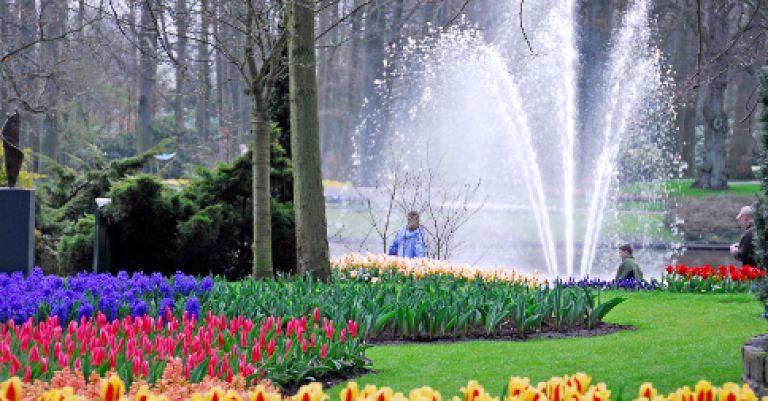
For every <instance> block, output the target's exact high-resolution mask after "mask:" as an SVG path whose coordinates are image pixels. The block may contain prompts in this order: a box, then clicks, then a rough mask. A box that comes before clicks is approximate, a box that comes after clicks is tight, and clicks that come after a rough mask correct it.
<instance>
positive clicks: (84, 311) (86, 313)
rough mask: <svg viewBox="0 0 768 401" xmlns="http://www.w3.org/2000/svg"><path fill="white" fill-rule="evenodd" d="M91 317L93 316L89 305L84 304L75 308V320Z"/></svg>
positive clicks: (91, 306)
mask: <svg viewBox="0 0 768 401" xmlns="http://www.w3.org/2000/svg"><path fill="white" fill-rule="evenodd" d="M91 316H93V305H91V304H90V303H84V304H82V305H80V307H79V308H77V320H80V319H82V318H86V319H88V318H89V317H91Z"/></svg>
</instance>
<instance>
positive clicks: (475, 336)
mask: <svg viewBox="0 0 768 401" xmlns="http://www.w3.org/2000/svg"><path fill="white" fill-rule="evenodd" d="M624 330H635V327H634V326H628V325H621V324H611V323H598V324H597V325H596V326H595V327H594V328H592V329H591V330H590V329H586V328H583V327H582V328H576V329H572V330H560V331H558V330H555V328H554V327H548V326H547V325H543V326H542V328H541V330H540V331H536V332H531V333H525V336H524V337H523V336H521V335H520V333H518V332H517V330H516V329H514V326H512V323H511V322H505V323H502V325H501V327H500V328H499V330H497V331H496V332H494V333H493V334H490V335H488V334H486V333H485V332H484V331H482V330H477V331H474V332H469V333H467V334H466V335H464V336H461V337H436V338H435V337H418V338H413V339H408V340H400V339H395V338H392V337H391V336H387V335H386V334H387V333H385V335H382V336H379V338H376V339H373V340H370V341H368V344H369V345H397V344H424V343H453V342H463V341H475V340H492V341H527V340H531V339H536V338H551V339H559V338H574V337H596V336H604V335H608V334H613V333H616V332H619V331H624Z"/></svg>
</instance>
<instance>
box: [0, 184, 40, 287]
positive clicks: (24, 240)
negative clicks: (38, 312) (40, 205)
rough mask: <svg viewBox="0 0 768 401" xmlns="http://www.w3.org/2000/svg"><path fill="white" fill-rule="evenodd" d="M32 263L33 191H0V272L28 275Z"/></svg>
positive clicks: (33, 252) (33, 231) (3, 189)
mask: <svg viewBox="0 0 768 401" xmlns="http://www.w3.org/2000/svg"><path fill="white" fill-rule="evenodd" d="M34 262H35V191H33V190H28V189H18V188H0V272H5V273H11V272H19V271H20V272H24V273H25V274H29V273H30V272H31V271H32V267H33V266H34Z"/></svg>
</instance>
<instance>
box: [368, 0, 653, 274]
mask: <svg viewBox="0 0 768 401" xmlns="http://www.w3.org/2000/svg"><path fill="white" fill-rule="evenodd" d="M526 6H527V7H529V4H528V3H526ZM574 6H575V1H574V0H551V1H541V2H536V3H532V4H531V5H530V7H529V8H527V14H526V15H529V16H530V18H531V20H537V21H539V23H538V24H537V26H536V28H535V29H533V30H529V31H528V36H529V37H530V41H531V43H532V44H533V47H534V49H535V53H536V54H530V53H528V49H527V47H526V46H525V44H523V42H522V40H521V37H520V32H519V30H517V29H516V28H515V29H512V28H510V27H512V26H514V27H517V24H512V23H509V19H511V18H515V21H516V18H517V13H515V12H512V11H511V10H510V12H509V13H508V16H507V18H506V20H505V22H507V23H506V24H500V25H501V27H500V28H499V29H496V30H493V29H485V30H481V29H479V28H478V27H476V26H473V25H471V24H469V23H468V22H466V21H464V22H462V23H460V24H458V25H457V26H454V27H451V28H448V29H447V30H443V31H435V32H433V35H430V36H429V37H428V38H427V39H425V40H422V41H416V40H409V41H407V43H406V44H405V45H404V46H402V48H398V49H396V52H394V53H393V54H391V55H390V59H389V60H388V63H389V64H388V67H389V68H388V74H389V75H388V76H386V77H383V78H382V79H381V80H380V82H382V83H383V84H382V93H385V96H384V97H385V98H386V105H387V107H386V108H385V109H383V110H380V111H379V112H380V113H381V114H382V115H379V116H377V117H376V118H377V120H378V121H386V124H384V125H383V127H382V130H384V133H383V134H386V135H382V136H381V137H382V138H385V137H386V138H388V150H387V156H388V157H389V158H391V159H395V162H396V163H395V164H396V165H400V166H402V167H403V168H418V164H419V163H423V162H424V159H425V158H424V155H423V152H424V149H428V150H429V153H430V157H429V158H427V159H429V160H437V163H438V164H440V166H441V167H442V168H444V169H445V170H446V171H445V173H447V174H448V175H450V176H452V177H465V178H467V180H468V181H472V180H474V179H476V177H481V178H482V179H483V190H484V191H485V195H486V199H487V200H488V203H489V205H490V206H491V207H490V209H491V211H490V212H488V213H489V215H488V217H487V218H485V219H478V220H480V221H479V222H478V223H477V224H474V226H473V227H467V230H466V231H467V232H466V234H465V242H466V243H468V245H469V247H473V246H474V248H473V250H474V251H475V254H473V255H471V256H468V257H465V260H464V261H468V262H470V263H471V262H473V260H472V258H475V257H476V255H480V256H479V257H482V256H483V255H487V254H488V253H489V252H491V251H493V252H496V253H498V254H500V255H503V252H509V253H511V252H515V251H516V249H513V248H517V246H512V247H510V246H509V244H518V243H524V242H526V241H527V238H529V237H530V235H531V234H533V233H532V231H535V241H537V242H538V243H540V247H541V248H540V249H541V251H542V252H541V259H543V263H544V265H545V266H546V270H547V272H548V273H549V275H551V276H558V275H567V276H574V275H577V274H578V275H581V276H585V275H589V274H590V273H591V271H592V266H593V265H594V263H595V259H596V249H597V247H598V245H599V244H600V241H601V228H602V226H603V224H604V222H605V216H606V213H607V209H608V205H609V203H610V202H609V201H610V199H611V193H612V189H615V187H616V185H615V184H616V173H617V158H618V157H619V155H620V154H621V152H622V150H623V148H622V144H623V143H624V142H625V140H626V138H627V137H628V136H629V135H634V136H636V137H645V136H647V137H649V138H652V137H654V136H653V135H644V134H643V133H644V132H646V131H648V130H651V129H656V128H653V127H652V125H654V124H651V123H650V121H652V120H653V118H658V116H654V115H653V114H654V113H657V112H658V108H654V107H652V105H653V104H654V102H658V101H659V98H660V97H661V96H662V91H661V89H660V88H661V87H662V86H663V76H662V72H661V66H660V60H659V57H658V56H657V54H656V53H655V51H654V49H653V47H652V46H651V44H650V43H651V34H650V21H649V16H648V8H649V0H636V1H635V2H633V3H632V4H631V5H630V6H629V9H628V11H627V12H626V15H625V16H624V19H623V21H622V25H621V27H620V28H618V29H617V30H616V32H615V34H614V36H615V40H613V41H612V43H613V45H612V47H611V50H610V55H609V58H608V63H607V66H606V68H605V72H604V73H603V74H602V77H603V81H604V82H603V83H602V85H601V86H600V88H599V91H601V92H602V95H601V101H600V102H597V104H595V105H591V106H590V107H589V108H587V107H586V106H585V105H580V104H579V102H578V96H577V95H578V93H577V88H578V80H579V72H580V71H579V68H580V64H581V63H583V62H584V60H580V59H579V51H578V48H577V44H576V34H575V32H576V22H575V11H574ZM384 83H385V84H384ZM384 86H386V87H384ZM585 115H586V116H591V117H593V118H594V119H595V121H598V122H599V123H598V124H597V128H596V129H594V130H591V131H590V132H583V130H584V127H581V126H580V123H579V121H580V119H581V117H584V116H585ZM582 135H592V136H595V135H597V136H598V138H596V140H595V143H599V145H598V146H597V147H596V148H594V149H589V148H584V146H583V144H582V146H581V148H580V147H579V138H580V136H582ZM649 146H656V144H655V143H654V142H653V141H650V142H649ZM371 156H372V157H382V156H383V155H371ZM580 156H581V157H580ZM579 160H581V161H584V160H587V161H588V163H591V164H590V165H588V166H583V165H582V166H580V165H579V164H578V163H577V161H579ZM577 171H582V172H587V173H591V174H590V175H589V176H588V177H587V178H586V179H584V178H582V177H579V178H577ZM577 187H578V191H577ZM526 204H527V206H525V205H526ZM492 213H495V214H492ZM515 213H517V214H515ZM521 213H523V214H521ZM491 214H492V215H491ZM530 217H532V220H533V221H532V222H530V223H528V221H530V220H529V219H528V218H530ZM529 224H532V226H531V227H530V228H527V227H529V226H528V225H529ZM582 227H583V229H582ZM475 238H482V239H481V240H474V239H475ZM579 241H581V246H580V247H578V248H579V249H578V250H579V251H580V255H577V254H576V253H577V244H578V243H579ZM471 253H472V252H467V253H466V254H467V255H469V254H471ZM523 256H527V255H523ZM516 257H517V256H515V257H509V260H508V263H515V262H516V259H515V258H516ZM502 258H503V256H502ZM577 259H578V260H579V262H580V263H579V264H578V266H577V265H576V260H577ZM560 266H562V267H563V268H564V269H560V268H559V267H560ZM577 267H578V271H577Z"/></svg>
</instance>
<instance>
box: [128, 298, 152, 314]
mask: <svg viewBox="0 0 768 401" xmlns="http://www.w3.org/2000/svg"><path fill="white" fill-rule="evenodd" d="M147 309H148V308H147V303H146V302H144V301H136V302H134V304H133V307H132V308H131V316H133V317H137V316H144V315H146V314H147Z"/></svg>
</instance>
